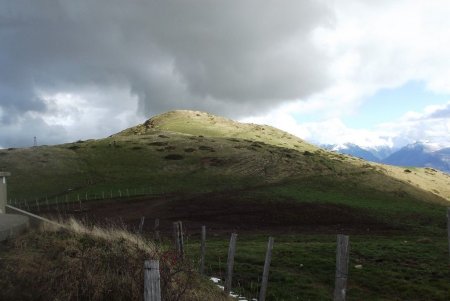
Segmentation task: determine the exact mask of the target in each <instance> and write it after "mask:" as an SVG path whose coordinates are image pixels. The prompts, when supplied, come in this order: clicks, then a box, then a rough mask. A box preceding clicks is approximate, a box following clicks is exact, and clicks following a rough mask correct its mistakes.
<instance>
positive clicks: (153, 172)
mask: <svg viewBox="0 0 450 301" xmlns="http://www.w3.org/2000/svg"><path fill="white" fill-rule="evenodd" d="M0 169H4V170H8V171H11V172H12V173H13V177H11V178H10V181H9V183H10V185H9V191H10V196H11V197H12V198H17V199H23V198H28V199H35V198H43V197H45V196H48V197H53V196H60V195H65V194H67V193H69V194H71V195H72V196H73V194H74V193H75V192H77V193H80V194H84V193H86V192H89V193H95V192H98V191H110V190H117V189H120V188H122V189H125V188H129V189H134V188H142V187H152V188H153V189H154V190H155V191H156V190H162V191H165V192H177V193H180V192H183V193H184V192H207V191H220V190H223V189H228V190H229V189H238V188H244V187H245V188H247V187H253V186H259V185H264V184H267V183H283V182H284V181H289V182H292V181H295V180H298V181H301V180H302V179H309V178H311V177H324V178H326V181H327V182H328V181H330V180H331V181H336V182H343V183H346V185H349V184H350V183H353V184H354V185H356V186H358V187H365V188H370V189H374V190H376V191H383V192H386V193H388V194H394V195H395V194H397V195H409V196H411V197H412V198H414V199H421V200H424V201H431V202H435V203H436V202H437V203H445V202H446V201H448V200H450V190H449V189H450V188H448V187H450V185H449V184H450V177H448V176H447V175H445V174H443V173H440V172H437V171H431V170H426V169H414V170H413V172H408V173H407V172H404V169H402V168H397V167H390V166H383V165H377V164H372V163H368V162H366V161H363V160H360V159H358V158H354V157H350V156H345V155H340V154H336V153H332V152H328V151H325V150H322V149H319V148H317V147H315V146H313V145H311V144H308V143H306V142H305V141H303V140H301V139H299V138H297V137H295V136H293V135H290V134H288V133H286V132H283V131H280V130H278V129H275V128H273V127H270V126H263V125H255V124H243V123H239V122H235V121H232V120H229V119H225V118H222V117H218V116H214V115H211V114H208V113H203V112H194V111H172V112H168V113H165V114H162V115H158V116H155V117H153V118H151V119H149V120H148V121H146V122H145V123H143V124H141V125H138V126H136V127H133V128H130V129H127V130H124V131H122V132H120V133H118V134H115V135H112V136H110V137H108V138H105V139H99V140H87V141H78V142H74V143H69V144H62V145H55V146H40V147H36V148H27V149H8V150H0ZM323 188H324V189H326V187H323Z"/></svg>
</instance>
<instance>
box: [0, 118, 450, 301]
mask: <svg viewBox="0 0 450 301" xmlns="http://www.w3.org/2000/svg"><path fill="white" fill-rule="evenodd" d="M0 170H6V171H10V172H11V173H12V177H10V179H9V186H8V188H9V193H10V197H11V198H13V199H18V200H21V199H28V200H34V199H38V200H39V201H42V200H44V199H45V198H46V197H47V198H48V199H49V200H50V202H51V201H52V200H53V199H54V198H59V200H62V199H66V198H67V200H69V202H70V201H75V200H77V197H78V196H82V197H83V198H84V195H86V194H87V195H89V198H90V199H91V198H93V196H94V197H95V198H96V200H91V201H89V202H85V203H84V205H83V206H85V208H87V210H85V211H83V212H76V211H75V210H73V211H71V212H70V214H73V215H75V217H79V218H87V219H88V220H91V221H98V220H102V219H104V220H108V221H111V220H112V219H114V218H120V222H123V223H124V224H126V225H128V226H130V227H131V228H132V227H134V226H135V225H137V224H138V223H139V220H140V217H141V216H145V217H146V218H147V219H148V220H153V219H155V218H158V219H160V222H161V230H162V231H163V232H164V231H167V232H168V233H169V231H170V227H171V226H172V222H173V221H175V220H182V221H183V222H184V225H185V226H186V228H187V229H188V230H189V233H190V236H189V239H187V240H186V241H187V246H186V248H187V250H188V253H189V254H190V256H192V257H191V258H192V259H193V260H196V258H197V252H198V247H199V246H198V230H199V229H200V226H201V225H207V227H208V231H209V232H208V235H210V236H208V247H207V249H208V255H207V257H208V258H207V266H208V268H207V270H208V274H209V275H214V276H220V275H223V271H224V264H223V263H224V261H226V250H227V241H228V238H229V237H228V234H229V232H230V231H237V232H238V233H239V240H238V249H237V255H236V256H237V257H236V268H235V273H236V274H235V277H234V278H233V279H236V280H235V282H236V283H234V287H236V290H238V291H239V292H240V293H242V294H243V295H245V296H248V297H256V295H257V283H258V276H260V272H261V269H262V264H263V263H262V260H263V258H264V252H265V246H266V239H267V235H268V234H271V235H274V236H275V248H274V258H273V269H272V270H271V276H270V281H269V283H270V284H269V296H268V300H293V296H303V297H304V298H305V299H307V300H327V299H330V298H329V297H330V296H331V294H332V290H333V275H334V260H335V254H334V252H335V236H334V235H335V234H336V233H346V234H350V235H351V254H350V282H349V291H348V300H449V298H450V286H449V285H448V279H449V277H450V270H449V269H448V263H447V261H448V247H447V233H446V231H447V224H446V221H447V220H446V206H449V204H450V177H449V176H448V175H447V174H444V173H442V172H439V171H437V170H434V169H429V168H425V169H422V168H411V167H403V168H401V167H393V166H387V165H381V164H375V163H369V162H366V161H364V160H361V159H359V158H354V157H351V156H345V155H341V154H337V153H333V152H328V151H325V150H322V149H320V148H317V147H315V146H313V145H310V144H308V143H306V142H305V141H303V140H301V139H299V138H297V137H295V136H292V135H290V134H288V133H286V132H283V131H280V130H277V129H275V128H273V127H269V126H264V125H255V124H243V123H239V122H235V121H232V120H229V119H225V118H222V117H218V116H214V115H211V114H207V113H203V112H193V111H173V112H168V113H165V114H162V115H158V116H155V117H153V118H151V119H150V120H148V121H146V122H145V123H143V124H141V125H138V126H136V127H133V128H130V129H126V130H124V131H122V132H120V133H117V134H115V135H111V136H110V137H107V138H104V139H98V140H87V141H78V142H74V143H68V144H62V145H55V146H40V147H36V148H27V149H7V150H0ZM118 191H120V192H121V193H122V194H126V193H127V194H128V193H129V192H131V193H130V194H131V195H133V194H134V195H136V194H138V195H137V196H130V197H127V198H118V197H117V195H118ZM111 194H112V195H113V198H112V200H107V199H108V198H109V196H110V195H111ZM104 195H105V198H106V200H102V199H103V196H104ZM41 204H42V203H41ZM58 210H59V209H58ZM44 211H45V210H44ZM145 227H147V228H146V229H145V230H146V231H147V233H151V231H152V225H151V224H147V223H146V226H145ZM210 233H211V234H210ZM13 245H14V246H15V247H16V248H20V246H21V244H20V243H19V244H13ZM11 250H12V249H8V250H6V251H5V252H7V253H8V254H13V253H14V252H13V251H11ZM2 256H3V255H2ZM8 256H9V255H8ZM356 265H362V269H360V268H358V269H356V268H354V266H356ZM255 288H256V289H255ZM294 300H295V299H294Z"/></svg>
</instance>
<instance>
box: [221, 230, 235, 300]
mask: <svg viewBox="0 0 450 301" xmlns="http://www.w3.org/2000/svg"><path fill="white" fill-rule="evenodd" d="M236 239H237V234H236V233H233V234H231V238H230V246H229V247H228V259H227V274H226V278H225V286H224V291H225V294H226V295H227V296H228V295H229V294H230V292H231V282H232V280H233V266H234V254H235V253H236Z"/></svg>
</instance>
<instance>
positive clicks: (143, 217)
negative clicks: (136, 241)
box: [139, 216, 145, 234]
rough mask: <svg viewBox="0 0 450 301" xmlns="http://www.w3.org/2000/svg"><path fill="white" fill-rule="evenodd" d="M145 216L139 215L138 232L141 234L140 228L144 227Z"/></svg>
mask: <svg viewBox="0 0 450 301" xmlns="http://www.w3.org/2000/svg"><path fill="white" fill-rule="evenodd" d="M144 222H145V216H142V217H141V222H140V223H139V234H142V230H143V229H144Z"/></svg>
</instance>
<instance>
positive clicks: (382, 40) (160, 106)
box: [0, 0, 450, 148]
mask: <svg viewBox="0 0 450 301" xmlns="http://www.w3.org/2000/svg"><path fill="white" fill-rule="evenodd" d="M449 15H450V3H449V2H448V1H444V0H442V1H441V0H434V1H426V0H408V1H406V0H397V1H388V0H380V1H370V0H358V1H357V0H334V1H333V0H310V1H308V0H304V1H296V0H266V1H260V0H229V1H210V0H189V1H184V0H178V1H175V0H166V1H157V0H128V1H122V0H97V1H89V0H78V1H72V0H59V1H56V0H38V1H36V0H0V127H1V130H0V147H3V148H6V147H27V146H32V145H33V137H34V136H36V137H37V140H38V144H56V143H64V142H70V141H75V140H79V139H89V138H102V137H106V136H109V135H111V134H113V133H116V132H118V131H121V130H123V129H125V128H127V127H130V126H134V125H136V124H138V123H141V122H143V121H145V120H146V119H148V118H150V117H151V116H153V115H156V114H159V113H162V112H165V111H169V110H174V109H190V110H202V111H208V112H211V113H214V114H218V115H222V116H226V117H229V118H233V119H236V120H240V121H243V122H255V123H261V124H269V125H272V126H275V127H278V128H280V129H282V130H285V131H288V132H291V133H293V134H295V135H297V136H299V137H300V138H303V139H305V140H307V141H309V142H312V143H316V144H341V143H346V142H351V143H355V144H359V145H361V146H365V147H379V146H390V147H396V148H398V147H401V146H403V145H406V144H408V143H413V142H415V141H429V142H433V143H436V144H439V145H442V147H445V146H450V59H449V57H448V54H449V53H450V35H449V34H448V29H449V28H450V18H448V16H449Z"/></svg>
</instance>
